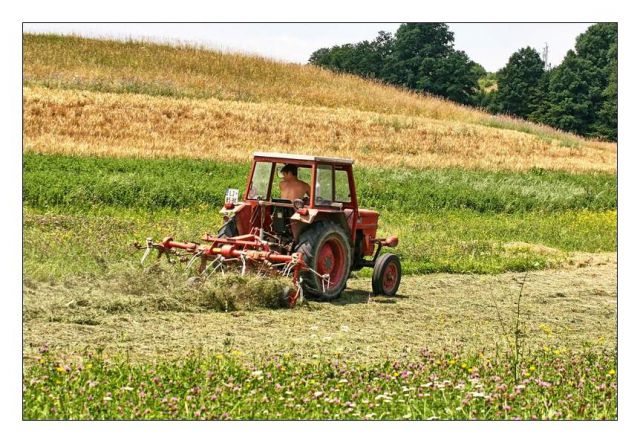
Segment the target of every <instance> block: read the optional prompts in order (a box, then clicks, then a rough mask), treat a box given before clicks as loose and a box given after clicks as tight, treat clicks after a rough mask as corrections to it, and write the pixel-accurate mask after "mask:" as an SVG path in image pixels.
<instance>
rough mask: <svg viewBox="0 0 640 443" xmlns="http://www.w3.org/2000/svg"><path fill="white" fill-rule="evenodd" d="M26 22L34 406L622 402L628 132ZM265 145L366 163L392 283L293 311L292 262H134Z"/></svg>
mask: <svg viewBox="0 0 640 443" xmlns="http://www.w3.org/2000/svg"><path fill="white" fill-rule="evenodd" d="M23 42H24V43H23V49H24V63H23V69H24V82H23V95H24V101H23V123H24V126H23V128H24V133H23V134H24V145H23V152H24V156H23V187H22V198H23V223H24V225H23V226H24V228H23V238H24V241H23V242H24V243H23V244H24V249H23V269H24V275H23V312H22V315H23V327H24V330H23V343H24V355H23V361H24V376H23V417H24V418H25V419H43V418H44V419H51V418H53V419H60V418H65V419H66V418H72V419H171V418H180V419H250V418H266V419H288V418H312V419H325V418H333V419H469V418H477V419H516V418H520V419H615V418H616V417H617V384H616V383H617V379H616V361H617V354H616V342H617V336H616V334H617V329H616V328H617V325H616V312H617V295H616V291H617V288H616V272H617V262H616V257H615V251H616V250H617V243H616V242H617V238H616V232H617V176H616V161H617V148H616V146H615V145H614V144H611V143H603V142H600V141H597V140H588V139H584V138H581V137H577V136H575V135H573V134H569V133H563V132H561V131H557V130H555V129H552V128H548V127H544V126H540V125H535V124H531V123H528V122H524V121H521V120H517V119H512V118H510V117H507V116H491V115H488V114H485V113H483V112H481V111H478V110H476V109H472V108H469V107H464V106H460V105H457V104H454V103H452V102H448V101H446V100H442V99H439V98H437V97H431V96H425V95H418V94H415V93H411V92H408V91H403V90H400V89H397V88H392V87H389V86H386V85H383V84H379V83H375V82H372V81H368V80H363V79H360V78H357V77H354V76H349V75H338V74H335V73H331V72H328V71H325V70H322V69H318V68H316V67H312V66H303V65H295V64H287V63H280V62H276V61H272V60H268V59H264V58H260V57H255V56H246V55H241V54H229V53H223V52H219V51H211V50H206V49H204V48H194V47H185V46H169V45H157V44H151V43H149V42H134V41H129V42H114V41H103V40H90V39H84V38H77V37H60V36H52V35H29V34H24V35H23ZM258 150H267V151H283V152H297V153H305V154H323V155H336V156H342V157H352V158H354V159H355V160H356V164H355V174H356V182H357V187H358V198H359V203H360V205H361V206H362V207H369V208H372V209H376V210H379V211H380V212H381V222H380V228H379V232H380V234H381V235H389V234H398V235H399V237H400V244H399V246H398V248H397V253H398V254H399V255H400V256H401V259H402V266H403V272H404V274H405V278H404V280H403V283H402V285H401V287H400V292H399V295H398V296H397V297H392V298H390V297H372V295H371V290H370V285H371V283H370V278H369V276H370V273H369V272H368V271H367V270H364V271H360V272H358V273H356V274H355V275H354V276H353V279H352V280H350V282H349V286H348V288H349V289H348V290H347V291H346V292H345V293H344V294H343V295H342V297H341V298H340V299H338V300H336V301H335V302H332V303H318V302H314V301H305V302H304V303H301V304H300V305H299V306H297V307H296V309H281V308H282V306H281V305H280V304H279V303H278V296H279V294H280V292H281V289H282V287H283V285H286V284H287V283H288V282H285V281H282V280H278V279H276V280H264V279H255V278H251V277H247V278H238V277H223V278H220V279H217V278H214V279H211V280H207V281H206V282H205V283H204V284H203V285H201V286H197V287H193V285H190V284H189V283H188V282H187V280H186V277H187V276H186V275H185V273H184V272H183V270H181V269H180V268H173V267H170V266H168V265H166V264H160V265H150V266H146V267H144V268H143V267H140V266H139V264H138V261H139V259H140V257H141V252H140V251H136V250H134V249H133V248H132V247H131V244H132V243H133V242H134V241H143V240H144V239H145V238H147V237H149V236H152V237H154V238H155V239H161V238H163V237H165V236H167V235H172V236H174V237H175V238H179V239H185V240H197V239H199V238H200V236H201V235H202V234H203V233H204V232H211V233H214V232H216V231H217V229H218V227H219V225H220V222H221V218H220V214H219V212H218V211H219V208H220V205H221V204H222V199H223V195H224V192H225V190H226V188H228V187H236V188H240V189H243V188H244V186H245V181H246V174H247V171H248V168H249V163H248V162H249V160H250V158H251V153H252V152H253V151H258ZM525 282H526V284H525ZM518 294H521V295H522V294H523V295H524V296H523V298H522V303H520V298H519V297H517V295H518ZM516 341H519V343H520V348H519V349H517V347H515V342H516Z"/></svg>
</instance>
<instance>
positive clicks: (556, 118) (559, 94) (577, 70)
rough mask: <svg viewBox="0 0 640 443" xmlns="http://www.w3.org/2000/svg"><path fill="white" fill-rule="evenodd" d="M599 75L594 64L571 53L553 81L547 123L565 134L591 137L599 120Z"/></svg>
mask: <svg viewBox="0 0 640 443" xmlns="http://www.w3.org/2000/svg"><path fill="white" fill-rule="evenodd" d="M598 75H599V73H598V69H597V68H596V66H594V64H593V63H592V62H591V61H589V60H587V59H584V58H581V57H579V56H578V55H577V54H576V53H575V52H573V51H569V52H568V53H567V55H566V56H565V58H564V60H563V61H562V64H561V65H560V66H558V67H557V68H556V69H555V70H554V71H553V73H552V74H551V76H550V78H549V91H548V97H547V102H548V109H547V110H546V112H545V113H544V117H543V121H544V122H545V123H548V124H550V125H552V126H555V127H556V128H560V129H563V130H565V131H571V132H575V133H578V134H585V135H586V134H588V133H589V127H590V124H591V123H592V122H593V121H595V118H596V109H595V106H594V99H595V98H596V97H597V96H598V95H599V94H600V91H599V85H598V84H597V83H598V82H597V78H598Z"/></svg>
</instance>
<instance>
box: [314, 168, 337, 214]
mask: <svg viewBox="0 0 640 443" xmlns="http://www.w3.org/2000/svg"><path fill="white" fill-rule="evenodd" d="M332 201H333V168H332V167H331V166H328V165H318V170H317V177H316V204H318V205H324V204H330V203H331V202H332Z"/></svg>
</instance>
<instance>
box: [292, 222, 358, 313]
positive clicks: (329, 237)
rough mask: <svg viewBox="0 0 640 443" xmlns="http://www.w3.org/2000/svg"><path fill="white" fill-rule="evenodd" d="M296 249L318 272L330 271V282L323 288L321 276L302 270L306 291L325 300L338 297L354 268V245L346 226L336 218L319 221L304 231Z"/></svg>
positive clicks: (322, 273)
mask: <svg viewBox="0 0 640 443" xmlns="http://www.w3.org/2000/svg"><path fill="white" fill-rule="evenodd" d="M295 251H296V252H299V253H302V254H303V258H304V261H305V263H306V264H307V266H309V267H310V268H311V269H313V270H315V271H316V272H317V273H318V274H320V275H325V274H329V284H328V286H327V285H326V284H325V290H324V292H323V288H322V285H323V281H322V278H321V277H320V276H318V275H317V274H315V273H313V272H311V271H303V272H301V274H300V276H301V277H302V285H303V286H302V287H303V289H304V295H305V296H307V297H316V298H318V299H319V300H322V301H328V300H333V299H335V298H337V297H338V296H339V295H340V294H341V293H342V291H343V290H344V287H345V286H346V285H347V278H349V271H350V270H351V269H350V266H351V254H352V252H351V246H350V245H349V239H348V238H347V234H346V233H345V232H344V229H343V228H342V227H341V226H340V225H338V224H337V223H334V222H332V221H320V222H317V223H315V224H313V225H312V226H311V227H310V228H309V229H307V230H306V231H304V232H303V233H302V235H300V239H299V241H298V245H297V246H296V249H295Z"/></svg>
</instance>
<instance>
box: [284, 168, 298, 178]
mask: <svg viewBox="0 0 640 443" xmlns="http://www.w3.org/2000/svg"><path fill="white" fill-rule="evenodd" d="M280 173H281V174H282V178H291V177H298V167H297V166H295V165H284V166H283V167H282V169H280Z"/></svg>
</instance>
